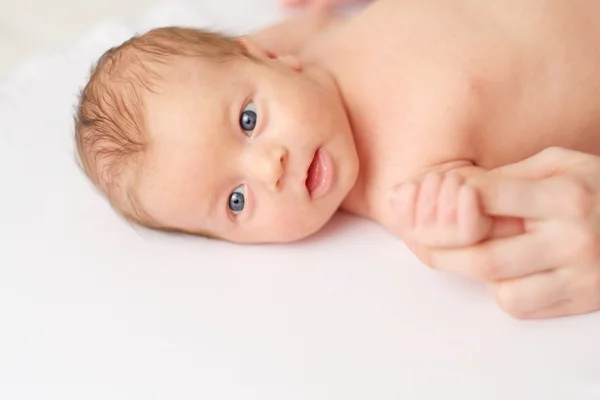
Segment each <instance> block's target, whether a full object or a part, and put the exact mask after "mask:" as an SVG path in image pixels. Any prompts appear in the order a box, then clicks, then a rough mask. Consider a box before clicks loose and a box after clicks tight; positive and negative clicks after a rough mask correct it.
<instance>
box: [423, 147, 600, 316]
mask: <svg viewBox="0 0 600 400" xmlns="http://www.w3.org/2000/svg"><path fill="white" fill-rule="evenodd" d="M473 184H474V185H475V186H476V187H477V188H478V190H479V192H480V194H481V196H482V202H483V207H484V209H485V211H486V212H487V213H488V214H490V215H492V216H494V217H497V218H499V219H503V218H506V217H508V218H512V220H513V221H514V219H515V218H516V219H520V220H521V222H522V223H521V224H520V225H519V226H520V227H521V228H520V229H519V231H518V232H513V233H514V234H511V235H506V232H504V234H503V235H500V236H497V237H492V238H490V239H488V240H485V241H483V242H481V243H478V244H476V245H474V246H469V247H463V248H455V249H431V248H417V249H415V252H416V253H417V256H418V257H419V258H420V259H421V260H422V261H423V262H424V263H425V264H427V265H430V266H432V267H433V268H435V269H439V270H442V271H449V272H453V273H457V274H460V275H464V276H467V277H470V278H474V279H478V280H482V281H484V282H486V283H488V284H489V287H490V289H491V290H492V292H493V294H494V296H495V298H496V301H497V302H498V304H499V306H500V307H501V308H502V309H504V310H505V311H506V312H507V313H509V314H511V315H513V316H514V317H517V318H550V317H559V316H566V315H575V314H584V313H589V312H593V311H596V310H600V157H596V156H592V155H589V154H585V153H580V152H576V151H571V150H566V149H562V148H549V149H547V150H544V151H542V152H541V153H539V154H537V155H535V156H533V157H531V158H529V159H526V160H524V161H522V162H519V163H516V164H511V165H508V166H505V167H502V168H499V169H497V170H493V171H491V172H490V173H489V174H488V176H487V178H485V179H482V180H480V181H474V182H473ZM512 226H513V228H514V226H515V224H512Z"/></svg>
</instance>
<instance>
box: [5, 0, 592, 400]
mask: <svg viewBox="0 0 600 400" xmlns="http://www.w3.org/2000/svg"><path fill="white" fill-rule="evenodd" d="M169 4H170V5H168V6H164V5H163V6H157V7H156V8H155V9H153V10H152V11H150V12H148V13H147V14H145V15H144V16H143V17H141V18H140V19H139V20H138V23H137V25H135V26H133V25H128V24H125V23H124V22H122V21H118V20H109V21H106V22H104V23H102V24H100V25H98V26H96V27H93V28H91V30H90V32H89V34H87V35H85V37H82V38H73V43H72V45H71V46H70V47H69V48H68V49H66V50H65V51H63V52H61V53H54V54H50V55H45V56H43V57H39V58H36V59H31V60H30V61H29V62H28V63H26V64H25V65H24V66H23V67H22V68H20V69H18V70H17V71H16V72H15V73H14V74H12V75H10V78H9V79H8V80H7V81H5V82H3V83H2V84H1V85H0V182H2V186H1V189H0V190H1V193H2V196H1V197H0V323H1V325H0V399H6V400H9V399H10V400H17V399H36V400H41V399H44V400H47V399H61V400H70V399H86V400H92V399H102V400H106V399H111V400H117V399H127V400H133V399H136V400H137V399H139V400H150V399H178V400H184V399H207V400H208V399H210V400H218V399H236V400H239V399H260V400H268V399H273V400H275V399H277V400H282V399H286V400H293V399H311V400H321V399H323V400H325V399H345V400H351V399H377V400H387V399H394V400H396V399H431V400H438V399H445V398H451V399H455V398H456V399H459V398H460V399H472V400H482V399H486V400H493V399H498V400H506V399H545V400H552V399H561V400H562V399H565V400H566V399H569V400H572V399H578V400H587V399H590V400H591V399H600V344H599V343H600V342H599V338H600V315H598V314H591V315H586V316H580V317H572V318H562V319H556V320H542V321H527V322H525V321H517V320H514V319H512V318H510V317H508V316H506V315H505V314H504V313H502V312H500V311H499V310H498V308H497V307H496V305H495V304H494V302H493V301H492V300H491V298H490V297H489V295H488V294H487V292H486V290H485V288H484V287H482V286H480V285H478V284H476V283H472V282H469V281H466V280H463V279H460V278H457V277H453V276H449V275H446V274H442V273H438V272H435V271H431V270H429V269H428V268H426V267H424V266H422V265H420V264H419V263H418V262H417V261H416V260H415V258H414V257H413V256H412V255H411V253H410V252H409V251H408V250H407V249H406V248H405V247H404V246H403V244H402V243H401V242H400V241H399V240H397V239H396V238H394V237H392V236H390V235H388V234H387V233H386V232H385V231H384V230H383V229H382V228H381V227H379V226H377V225H375V224H373V223H370V222H368V221H364V220H359V219H356V218H353V217H351V216H347V215H340V216H338V217H336V218H335V219H334V220H333V221H332V223H331V224H330V225H329V226H328V227H327V229H325V230H324V231H322V232H320V233H319V234H318V235H316V236H315V237H312V238H310V239H308V240H305V241H302V242H299V243H294V244H290V245H278V246H237V245H233V244H228V243H223V242H217V241H212V240H208V239H202V238H194V237H186V236H181V235H170V234H164V233H160V232H152V231H147V230H143V229H138V228H134V227H132V226H130V225H129V224H127V223H125V222H123V221H122V220H121V219H120V218H119V217H118V216H117V215H116V214H115V213H114V212H113V211H112V210H111V209H110V207H109V206H108V205H107V203H106V202H105V201H104V200H103V199H102V198H101V197H100V196H99V195H98V194H97V193H96V191H95V190H93V189H92V188H91V187H90V185H89V184H88V183H87V181H86V179H85V178H84V177H83V175H82V174H81V173H80V171H79V170H78V168H77V167H76V164H75V162H74V149H73V144H72V120H71V114H72V111H73V107H74V104H75V102H76V99H77V94H78V90H79V89H80V88H81V86H82V85H83V84H84V82H85V79H86V77H87V72H88V69H89V66H90V65H91V63H92V62H93V61H94V60H95V58H96V57H97V56H98V55H100V54H101V53H102V52H103V51H104V50H105V49H106V48H107V47H108V46H112V45H114V44H116V43H119V42H120V41H122V40H124V39H126V38H128V37H129V36H130V35H132V34H133V33H134V32H139V31H142V30H145V29H147V28H150V27H152V26H157V25H163V24H186V25H195V26H204V27H212V28H217V29H220V30H222V29H225V30H234V31H243V30H246V29H249V28H253V27H257V26H260V25H261V24H266V23H269V22H273V21H275V20H276V19H277V18H278V17H279V16H281V14H280V12H279V11H278V9H277V7H276V6H275V5H274V4H275V2H272V1H268V0H263V1H260V0H252V1H250V0H247V1H244V0H220V1H218V2H214V1H208V0H206V1H201V0H195V1H193V4H194V6H192V5H189V4H185V3H173V2H171V3H169Z"/></svg>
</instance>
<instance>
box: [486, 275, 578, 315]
mask: <svg viewBox="0 0 600 400" xmlns="http://www.w3.org/2000/svg"><path fill="white" fill-rule="evenodd" d="M568 288H569V282H568V277H567V276H565V275H564V274H560V273H558V271H556V270H551V271H546V272H541V273H538V274H532V275H528V276H524V277H521V278H516V279H508V280H503V281H498V282H494V283H492V284H491V285H490V289H491V290H492V292H493V294H494V298H495V299H496V302H497V303H498V305H499V306H500V308H502V309H503V310H504V311H506V312H507V313H508V314H510V315H512V316H514V317H517V318H519V317H522V316H525V315H528V314H531V313H533V312H536V311H540V310H543V309H546V308H548V307H550V306H552V305H555V304H556V303H558V302H559V301H562V300H566V299H567V298H568Z"/></svg>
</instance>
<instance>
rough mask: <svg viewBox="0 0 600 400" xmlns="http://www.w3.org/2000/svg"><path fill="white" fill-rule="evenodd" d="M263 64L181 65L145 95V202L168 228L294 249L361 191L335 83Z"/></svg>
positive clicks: (184, 62)
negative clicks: (350, 195)
mask: <svg viewBox="0 0 600 400" xmlns="http://www.w3.org/2000/svg"><path fill="white" fill-rule="evenodd" d="M262 61H263V62H262V63H257V62H253V61H251V60H249V59H248V60H236V61H233V62H230V63H228V64H222V65H219V64H216V63H212V62H210V61H205V60H199V59H191V58H187V59H179V60H177V61H175V62H176V65H175V66H172V67H170V68H168V71H166V72H165V73H166V76H165V82H166V83H162V84H159V85H160V87H159V89H158V93H156V94H148V95H146V96H145V98H144V113H145V119H146V125H147V127H148V130H149V134H150V140H151V145H150V148H149V150H148V154H147V159H146V160H145V161H144V168H143V172H141V176H140V177H139V179H140V184H139V193H138V195H139V199H140V202H141V205H142V207H143V208H144V209H145V211H147V212H148V213H149V214H150V216H151V217H152V218H153V219H155V220H156V221H158V222H159V223H160V224H162V225H164V226H167V227H171V228H176V229H182V230H184V231H188V232H198V233H203V234H208V235H212V236H215V237H219V238H222V239H225V240H229V241H233V242H240V243H261V242H286V241H293V240H298V239H301V238H303V237H306V236H308V235H310V234H312V233H314V232H315V231H317V230H318V229H319V228H321V227H322V226H323V225H324V224H325V223H326V222H327V221H328V220H329V219H330V218H331V216H332V215H333V214H334V213H335V211H336V210H337V208H338V207H339V205H340V204H341V202H342V201H343V199H344V198H345V197H346V195H347V194H348V192H349V191H350V189H351V188H352V187H353V185H354V183H355V181H356V178H357V173H358V156H357V153H356V149H355V147H354V140H353V136H352V133H351V130H350V126H349V123H348V120H347V116H346V114H345V111H344V108H343V105H342V103H341V100H340V97H339V95H338V93H337V91H336V89H335V86H334V85H333V83H332V81H330V79H329V77H328V76H327V75H323V74H321V73H320V72H318V71H317V72H314V73H312V72H311V71H310V70H304V71H298V70H296V69H295V68H293V67H291V66H288V65H287V64H285V63H282V62H281V61H278V60H272V59H268V58H264V59H263V60H262Z"/></svg>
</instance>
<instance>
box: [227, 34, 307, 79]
mask: <svg viewBox="0 0 600 400" xmlns="http://www.w3.org/2000/svg"><path fill="white" fill-rule="evenodd" d="M237 41H238V43H239V44H240V47H241V48H242V51H243V52H244V53H246V54H248V55H250V56H252V57H255V58H258V59H263V60H264V59H274V60H277V61H279V62H281V63H283V64H284V65H286V66H288V67H290V68H292V69H293V70H295V71H301V70H302V63H301V62H300V60H299V59H298V58H297V57H295V56H292V55H290V54H286V55H279V54H277V53H275V52H273V51H269V50H265V49H263V48H262V47H260V46H259V45H257V44H256V43H254V42H253V41H252V40H251V39H248V38H247V37H240V38H238V39H237Z"/></svg>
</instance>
